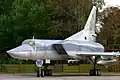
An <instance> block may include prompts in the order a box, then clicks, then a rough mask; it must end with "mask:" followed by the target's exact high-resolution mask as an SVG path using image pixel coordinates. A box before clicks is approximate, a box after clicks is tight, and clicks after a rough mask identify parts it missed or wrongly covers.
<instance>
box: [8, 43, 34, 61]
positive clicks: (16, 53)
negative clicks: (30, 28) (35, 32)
mask: <svg viewBox="0 0 120 80" xmlns="http://www.w3.org/2000/svg"><path fill="white" fill-rule="evenodd" d="M32 50H33V47H31V46H30V45H28V44H22V45H21V46H18V47H16V48H13V49H11V50H8V51H7V53H8V54H9V55H10V56H12V57H14V58H17V59H27V58H28V57H29V55H30V53H31V51H32Z"/></svg>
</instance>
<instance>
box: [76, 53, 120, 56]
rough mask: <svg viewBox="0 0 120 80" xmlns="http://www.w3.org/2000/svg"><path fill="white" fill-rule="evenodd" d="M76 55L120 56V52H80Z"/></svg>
mask: <svg viewBox="0 0 120 80" xmlns="http://www.w3.org/2000/svg"><path fill="white" fill-rule="evenodd" d="M76 55H78V56H80V55H86V56H120V53H119V52H80V53H76Z"/></svg>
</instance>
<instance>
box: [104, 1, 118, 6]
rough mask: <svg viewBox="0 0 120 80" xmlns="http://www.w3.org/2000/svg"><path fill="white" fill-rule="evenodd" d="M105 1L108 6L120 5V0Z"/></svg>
mask: <svg viewBox="0 0 120 80" xmlns="http://www.w3.org/2000/svg"><path fill="white" fill-rule="evenodd" d="M104 1H105V4H106V6H111V5H112V6H117V5H119V6H120V0H104Z"/></svg>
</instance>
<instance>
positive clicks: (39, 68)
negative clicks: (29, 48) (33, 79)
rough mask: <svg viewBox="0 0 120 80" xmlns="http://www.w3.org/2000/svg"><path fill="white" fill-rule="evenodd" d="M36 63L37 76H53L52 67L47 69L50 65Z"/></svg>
mask: <svg viewBox="0 0 120 80" xmlns="http://www.w3.org/2000/svg"><path fill="white" fill-rule="evenodd" d="M36 63H37V62H36ZM39 63H41V62H39ZM36 65H37V77H44V76H52V69H47V67H48V66H47V65H44V66H43V64H39V65H38V64H36ZM42 67H43V69H42Z"/></svg>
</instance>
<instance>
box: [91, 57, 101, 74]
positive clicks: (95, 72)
mask: <svg viewBox="0 0 120 80" xmlns="http://www.w3.org/2000/svg"><path fill="white" fill-rule="evenodd" d="M98 58H99V56H95V59H91V58H90V57H89V59H90V61H91V62H92V63H93V69H91V70H90V72H89V75H90V76H100V75H101V71H100V69H96V64H97V60H98Z"/></svg>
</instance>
